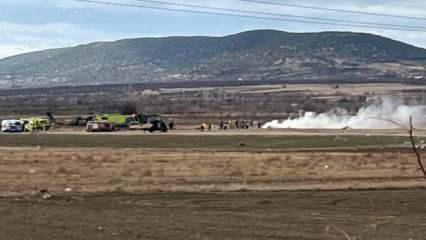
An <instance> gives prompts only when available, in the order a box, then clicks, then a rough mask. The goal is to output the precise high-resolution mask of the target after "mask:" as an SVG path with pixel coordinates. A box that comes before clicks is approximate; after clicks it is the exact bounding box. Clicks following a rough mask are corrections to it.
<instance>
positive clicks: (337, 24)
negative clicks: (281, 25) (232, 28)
mask: <svg viewBox="0 0 426 240" xmlns="http://www.w3.org/2000/svg"><path fill="white" fill-rule="evenodd" d="M70 1H75V2H85V3H93V4H101V5H110V6H121V7H133V8H143V9H155V10H166V11H173V12H184V13H194V14H204V15H206V14H207V15H216V16H228V17H240V18H250V19H261V20H270V21H280V22H294V23H307V24H317V25H330V26H344V27H359V28H368V29H376V30H377V29H381V30H397V31H407V32H426V31H425V30H422V29H414V28H402V27H380V26H369V25H356V24H345V23H334V22H320V21H313V20H312V21H310V20H296V19H286V18H275V17H266V16H253V15H243V14H232V13H222V12H210V11H201V10H189V9H177V8H169V7H154V6H146V5H138V4H130V3H119V2H109V1H100V0H70Z"/></svg>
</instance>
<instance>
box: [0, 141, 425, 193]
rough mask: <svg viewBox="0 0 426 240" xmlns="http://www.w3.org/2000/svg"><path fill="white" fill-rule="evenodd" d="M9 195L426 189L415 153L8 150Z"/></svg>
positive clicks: (0, 158)
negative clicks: (69, 192)
mask: <svg viewBox="0 0 426 240" xmlns="http://www.w3.org/2000/svg"><path fill="white" fill-rule="evenodd" d="M0 166H1V168H0V169H1V170H0V172H1V176H2V179H1V181H0V189H2V190H3V193H4V194H14V193H15V194H16V193H33V192H37V191H39V190H40V189H48V190H49V191H53V192H59V193H60V192H63V191H64V189H65V188H72V189H73V191H76V192H114V191H124V192H144V191H191V192H197V191H204V192H207V191H237V190H300V189H350V188H361V189H366V188H393V187H399V188H400V187H419V186H422V187H423V186H426V182H424V180H423V179H422V177H421V173H420V172H419V171H418V169H417V165H416V160H415V156H414V155H413V154H412V153H410V152H407V151H405V152H399V151H395V152H383V153H382V152H269V153H268V152H243V151H240V152H224V151H218V152H215V151H197V150H191V149H188V150H177V149H165V150H161V149H108V148H89V149H87V148H40V149H37V148H3V149H1V150H0Z"/></svg>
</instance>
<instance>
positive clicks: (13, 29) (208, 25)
mask: <svg viewBox="0 0 426 240" xmlns="http://www.w3.org/2000/svg"><path fill="white" fill-rule="evenodd" d="M99 1H109V2H118V3H126V4H137V5H145V6H154V7H158V6H161V7H174V8H180V9H187V8H183V7H176V6H173V5H159V4H153V3H143V2H140V1H138V0H99ZM163 1H167V2H174V3H181V4H182V3H183V4H196V5H202V6H210V7H220V8H231V9H239V10H247V11H262V12H267V13H275V14H292V15H301V16H309V17H322V18H334V19H344V20H350V21H368V22H375V23H383V24H398V25H410V26H420V27H423V26H425V28H426V20H413V19H402V18H392V17H382V16H367V15H359V14H348V13H338V12H329V11H319V10H312V9H302V8H294V7H284V6H273V5H265V4H259V3H248V2H244V1H241V0H163ZM268 1H272V2H276V3H290V4H291V3H293V4H299V5H310V6H318V7H327V8H328V7H329V8H339V9H347V10H355V11H368V12H376V13H384V14H397V15H405V16H415V17H421V18H426V1H424V0H406V1H403V0H346V1H342V0H315V1H313V0H311V1H307V0H268ZM204 11H205V10H204ZM254 29H276V30H282V31H288V32H318V31H354V32H368V33H373V34H379V35H382V36H386V37H389V38H393V39H396V40H399V41H403V42H406V43H409V44H413V45H416V46H419V47H424V48H426V29H425V31H424V32H421V31H419V32H406V31H401V30H384V29H368V28H361V27H353V26H352V27H350V26H327V25H324V24H312V23H295V22H285V21H272V20H266V19H263V20H262V19H250V18H241V17H230V16H215V15H204V14H195V13H184V12H172V11H164V10H154V9H143V8H134V7H120V6H111V5H101V4H94V3H84V2H77V1H74V0H0V58H4V57H8V56H12V55H16V54H21V53H26V52H31V51H37V50H42V49H49V48H59V47H69V46H75V45H80V44H85V43H90V42H94V41H113V40H118V39H123V38H136V37H163V36H193V35H203V36H224V35H228V34H234V33H238V32H242V31H247V30H254Z"/></svg>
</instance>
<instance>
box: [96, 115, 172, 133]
mask: <svg viewBox="0 0 426 240" xmlns="http://www.w3.org/2000/svg"><path fill="white" fill-rule="evenodd" d="M95 121H98V122H102V121H105V122H108V123H110V124H112V125H113V126H114V127H117V128H127V129H131V130H136V129H143V130H147V131H150V132H154V131H161V132H167V130H168V128H167V125H166V123H165V122H164V121H163V120H162V119H161V117H160V116H159V115H157V114H132V115H123V114H101V115H96V117H95ZM148 126H149V127H148Z"/></svg>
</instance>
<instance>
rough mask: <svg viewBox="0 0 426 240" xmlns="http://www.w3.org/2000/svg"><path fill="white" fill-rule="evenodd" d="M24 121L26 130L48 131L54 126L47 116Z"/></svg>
mask: <svg viewBox="0 0 426 240" xmlns="http://www.w3.org/2000/svg"><path fill="white" fill-rule="evenodd" d="M23 121H24V125H25V127H24V129H25V131H26V132H34V131H40V130H41V131H48V130H49V129H50V128H51V127H52V123H51V121H50V120H49V119H47V118H30V119H24V120H23Z"/></svg>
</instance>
